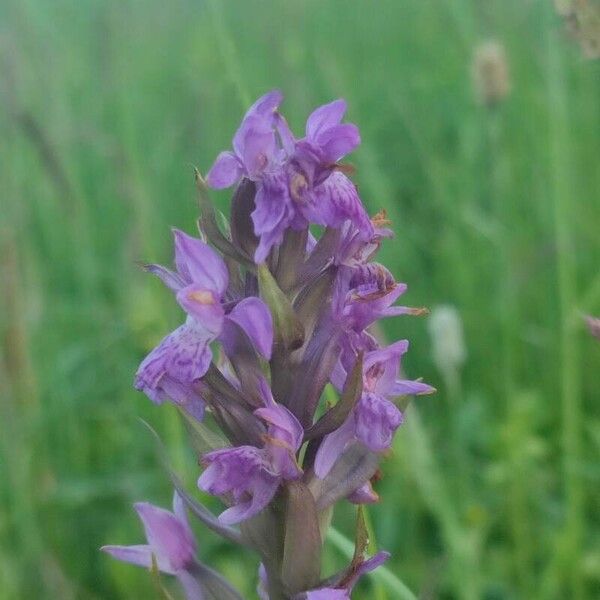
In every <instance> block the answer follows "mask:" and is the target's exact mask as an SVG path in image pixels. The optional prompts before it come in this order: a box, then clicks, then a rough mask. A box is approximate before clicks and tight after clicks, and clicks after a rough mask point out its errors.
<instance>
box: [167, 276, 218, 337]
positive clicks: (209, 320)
mask: <svg viewBox="0 0 600 600" xmlns="http://www.w3.org/2000/svg"><path fill="white" fill-rule="evenodd" d="M177 302H179V304H180V305H181V307H182V308H183V310H185V312H187V314H188V315H190V317H193V318H194V319H195V320H196V322H197V323H198V326H199V327H200V328H201V329H202V330H203V331H204V332H205V335H206V338H207V339H211V340H212V339H214V338H216V337H217V336H218V335H219V334H220V333H221V330H222V329H223V319H224V318H225V311H224V310H223V307H222V306H221V303H220V301H219V298H217V296H216V295H215V293H214V292H212V291H211V290H208V289H206V288H204V287H202V286H200V285H198V284H195V283H192V284H191V285H188V286H186V287H184V288H183V289H181V290H179V292H177Z"/></svg>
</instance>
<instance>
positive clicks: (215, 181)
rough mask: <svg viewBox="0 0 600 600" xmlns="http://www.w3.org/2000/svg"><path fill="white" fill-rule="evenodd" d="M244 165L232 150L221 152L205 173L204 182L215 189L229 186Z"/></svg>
mask: <svg viewBox="0 0 600 600" xmlns="http://www.w3.org/2000/svg"><path fill="white" fill-rule="evenodd" d="M243 171H244V167H243V165H242V163H241V161H240V159H239V158H238V157H237V156H236V155H235V154H234V153H233V152H229V151H227V152H221V153H220V154H219V156H217V158H216V160H215V162H214V164H213V166H212V167H211V168H210V171H209V172H208V173H207V175H206V183H207V184H208V185H209V186H210V187H211V188H213V189H215V190H221V189H223V188H228V187H231V186H232V185H233V184H234V183H235V182H236V181H238V179H240V177H241V176H242V174H243Z"/></svg>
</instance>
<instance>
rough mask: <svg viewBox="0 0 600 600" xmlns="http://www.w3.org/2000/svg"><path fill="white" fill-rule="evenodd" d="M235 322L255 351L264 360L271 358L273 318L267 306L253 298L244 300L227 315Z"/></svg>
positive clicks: (258, 299)
mask: <svg viewBox="0 0 600 600" xmlns="http://www.w3.org/2000/svg"><path fill="white" fill-rule="evenodd" d="M227 318H228V319H231V320H232V321H235V322H236V323H237V324H238V325H239V326H240V327H241V328H242V329H243V330H244V331H245V332H246V335H247V336H248V337H249V338H250V341H251V342H252V344H253V345H254V347H255V348H256V350H257V351H258V352H259V354H261V356H263V357H264V358H266V359H267V360H268V359H270V358H271V349H272V346H273V318H272V317H271V312H270V311H269V308H268V307H267V305H266V304H265V303H264V302H263V301H262V300H261V299H260V298H257V297H255V296H251V297H249V298H244V300H242V301H241V302H239V303H238V304H236V305H235V307H234V308H233V310H232V311H231V312H230V313H229V314H228V315H227Z"/></svg>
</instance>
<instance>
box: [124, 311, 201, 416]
mask: <svg viewBox="0 0 600 600" xmlns="http://www.w3.org/2000/svg"><path fill="white" fill-rule="evenodd" d="M211 359H212V353H211V351H210V347H209V346H208V342H207V339H206V337H205V336H202V335H201V332H200V331H199V329H198V326H197V325H196V324H195V322H194V320H193V319H188V320H187V321H186V323H185V324H184V325H182V326H181V327H178V328H177V329H176V330H175V331H173V332H172V333H170V334H169V335H167V336H166V337H165V338H164V339H163V340H162V341H161V343H160V344H159V345H158V346H157V347H156V348H154V350H152V352H150V354H148V356H147V357H146V358H145V359H144V360H143V361H142V363H141V365H140V366H139V368H138V371H137V373H136V376H135V388H136V389H138V390H140V391H143V392H144V393H145V394H146V395H147V396H148V397H149V398H150V399H151V400H152V401H153V402H156V403H159V404H160V403H161V402H163V401H164V400H165V399H166V398H171V399H172V400H174V401H175V402H178V403H184V402H185V401H186V400H187V399H189V398H192V397H193V395H194V392H193V391H192V389H191V385H192V383H193V382H194V381H195V380H196V379H199V378H200V377H202V375H204V374H205V373H206V371H207V369H208V367H209V365H210V361H211ZM197 399H199V398H197Z"/></svg>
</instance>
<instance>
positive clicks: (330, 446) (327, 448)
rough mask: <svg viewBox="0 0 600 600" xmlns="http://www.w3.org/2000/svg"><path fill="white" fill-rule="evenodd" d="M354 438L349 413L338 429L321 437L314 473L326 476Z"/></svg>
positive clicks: (351, 419) (322, 476)
mask: <svg viewBox="0 0 600 600" xmlns="http://www.w3.org/2000/svg"><path fill="white" fill-rule="evenodd" d="M354 439H355V437H354V422H353V416H352V415H351V416H350V417H349V418H348V419H347V420H346V421H345V422H344V423H343V424H342V425H341V426H340V427H338V429H336V430H335V431H333V432H332V433H330V434H329V435H326V436H325V437H324V438H323V441H322V442H321V445H320V446H319V450H318V451H317V455H316V457H315V465H314V469H315V475H316V476H317V477H318V478H319V479H325V477H327V474H328V473H329V471H331V469H332V468H333V465H335V463H336V461H337V459H338V458H339V457H340V456H341V455H342V454H343V452H344V450H345V449H346V448H347V447H348V444H350V442H352V441H353V440H354Z"/></svg>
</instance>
